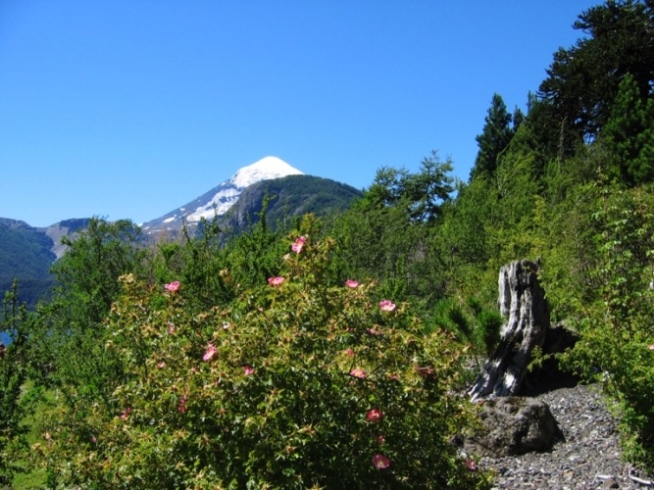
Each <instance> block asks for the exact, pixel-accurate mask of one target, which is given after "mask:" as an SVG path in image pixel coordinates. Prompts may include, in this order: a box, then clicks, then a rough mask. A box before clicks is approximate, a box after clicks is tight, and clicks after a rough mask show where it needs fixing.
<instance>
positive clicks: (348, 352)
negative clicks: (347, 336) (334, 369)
mask: <svg viewBox="0 0 654 490" xmlns="http://www.w3.org/2000/svg"><path fill="white" fill-rule="evenodd" d="M343 352H344V353H345V355H346V356H350V357H353V356H354V351H353V350H352V349H350V348H349V347H348V348H347V349H345V350H344V351H343Z"/></svg>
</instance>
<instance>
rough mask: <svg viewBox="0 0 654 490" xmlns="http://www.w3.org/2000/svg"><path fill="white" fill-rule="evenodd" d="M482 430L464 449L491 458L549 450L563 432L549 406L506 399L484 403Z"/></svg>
mask: <svg viewBox="0 0 654 490" xmlns="http://www.w3.org/2000/svg"><path fill="white" fill-rule="evenodd" d="M480 405H481V407H480V408H481V410H480V419H481V423H482V427H481V428H480V429H479V430H477V431H476V432H475V433H474V434H472V435H471V436H469V437H468V438H467V439H466V442H465V444H466V449H468V450H469V451H471V452H474V453H478V454H481V455H484V456H490V457H502V456H511V455H518V454H525V453H528V452H532V451H539V452H540V451H549V450H551V449H552V446H553V445H554V443H555V442H556V441H557V440H561V439H563V433H562V432H561V430H560V429H559V426H558V424H557V422H556V420H555V419H554V416H553V415H552V412H550V409H549V406H548V405H547V404H546V403H545V402H543V401H541V400H537V399H534V398H526V397H519V396H509V397H500V398H493V399H490V400H485V401H483V402H482V403H480Z"/></svg>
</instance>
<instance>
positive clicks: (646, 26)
mask: <svg viewBox="0 0 654 490" xmlns="http://www.w3.org/2000/svg"><path fill="white" fill-rule="evenodd" d="M652 13H653V7H652V5H651V2H649V1H644V2H643V1H634V0H622V1H621V0H618V1H613V0H610V1H607V2H605V3H604V4H603V5H598V6H595V7H591V8H590V9H588V10H586V11H585V12H583V13H582V14H581V15H579V18H578V20H577V21H576V22H575V23H574V27H575V29H578V30H580V31H583V32H584V33H586V34H587V35H589V37H585V38H582V39H580V40H578V41H577V43H576V44H575V46H573V47H571V48H569V49H564V48H561V49H559V50H558V51H557V52H556V53H555V55H554V61H553V62H552V64H551V65H550V68H549V69H548V70H547V73H548V77H547V78H546V79H545V80H544V81H543V83H542V84H541V86H540V95H541V97H542V98H543V100H545V101H546V102H547V104H548V105H549V106H550V108H551V109H552V112H551V116H552V117H551V124H553V125H555V126H559V125H560V124H563V125H564V126H567V127H570V128H571V129H573V130H574V132H575V133H576V134H577V137H578V138H581V139H586V140H587V141H588V140H590V141H592V140H594V139H595V138H596V137H597V135H598V134H599V132H600V131H601V129H602V128H603V127H604V126H605V125H606V123H607V121H608V119H609V117H610V113H611V107H612V105H613V99H614V97H615V96H616V94H617V93H618V86H619V84H620V82H621V80H622V79H623V77H624V76H625V75H626V74H627V73H631V74H632V75H633V77H634V79H635V81H636V83H637V85H638V88H639V90H640V93H641V97H646V96H648V94H649V95H650V96H651V83H652V82H653V81H654V63H653V61H654V60H653V58H652V56H653V55H652V53H654V36H652V33H653V32H654V20H653V19H654V15H652Z"/></svg>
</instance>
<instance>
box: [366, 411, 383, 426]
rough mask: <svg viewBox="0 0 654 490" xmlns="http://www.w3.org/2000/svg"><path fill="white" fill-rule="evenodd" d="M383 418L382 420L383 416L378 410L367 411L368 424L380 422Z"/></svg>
mask: <svg viewBox="0 0 654 490" xmlns="http://www.w3.org/2000/svg"><path fill="white" fill-rule="evenodd" d="M383 418H384V414H383V412H382V411H381V410H379V409H378V408H372V409H370V410H368V413H367V414H366V420H367V421H368V422H375V423H377V422H381V421H382V419H383Z"/></svg>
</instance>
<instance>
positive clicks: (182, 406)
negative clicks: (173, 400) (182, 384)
mask: <svg viewBox="0 0 654 490" xmlns="http://www.w3.org/2000/svg"><path fill="white" fill-rule="evenodd" d="M187 401H188V398H187V397H186V395H182V397H181V398H180V399H179V404H178V405H177V410H179V412H180V413H186V411H187V410H188V409H187V408H186V402H187Z"/></svg>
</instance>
